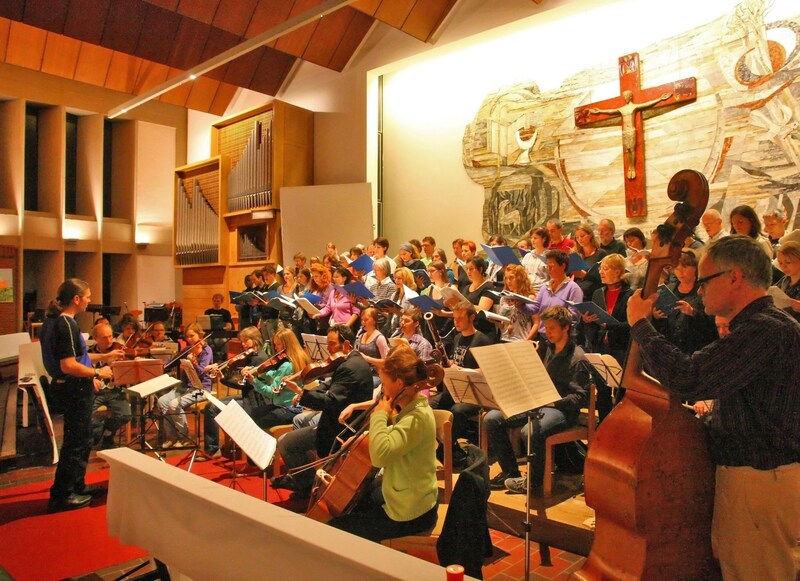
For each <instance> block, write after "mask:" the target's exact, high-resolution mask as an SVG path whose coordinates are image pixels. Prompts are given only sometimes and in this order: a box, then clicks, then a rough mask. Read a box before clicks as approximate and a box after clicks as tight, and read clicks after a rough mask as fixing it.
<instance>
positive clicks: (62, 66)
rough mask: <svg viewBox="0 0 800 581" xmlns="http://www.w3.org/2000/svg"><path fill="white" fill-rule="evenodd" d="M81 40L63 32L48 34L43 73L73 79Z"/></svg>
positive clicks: (43, 59)
mask: <svg viewBox="0 0 800 581" xmlns="http://www.w3.org/2000/svg"><path fill="white" fill-rule="evenodd" d="M80 49H81V42H80V41H79V40H75V39H74V38H69V37H68V36H63V35H61V34H53V33H48V34H47V42H46V43H45V47H44V56H43V58H42V68H41V71H42V72H43V73H48V74H51V75H58V76H59V77H66V78H67V79H71V78H73V77H74V76H75V68H76V67H77V64H78V53H79V52H80Z"/></svg>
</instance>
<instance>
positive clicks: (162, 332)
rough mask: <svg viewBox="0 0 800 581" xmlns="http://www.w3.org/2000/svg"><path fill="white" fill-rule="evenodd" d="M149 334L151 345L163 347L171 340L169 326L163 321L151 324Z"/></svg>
mask: <svg viewBox="0 0 800 581" xmlns="http://www.w3.org/2000/svg"><path fill="white" fill-rule="evenodd" d="M148 335H149V338H150V341H152V344H151V347H161V346H163V345H164V343H165V342H166V341H169V337H168V336H167V326H166V325H165V324H164V323H163V322H162V321H156V322H154V323H153V324H152V325H151V326H150V332H149V333H148Z"/></svg>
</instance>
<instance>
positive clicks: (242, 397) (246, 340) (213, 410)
mask: <svg viewBox="0 0 800 581" xmlns="http://www.w3.org/2000/svg"><path fill="white" fill-rule="evenodd" d="M238 338H239V341H241V343H242V352H241V353H240V354H238V355H234V356H233V357H231V358H230V359H228V360H227V361H226V362H224V363H222V364H217V363H212V364H210V365H209V366H208V367H206V369H205V371H206V372H207V373H208V374H209V375H211V376H214V377H218V376H221V379H220V382H221V383H222V384H223V385H225V386H227V387H229V388H233V389H237V390H241V393H240V394H237V395H231V396H228V397H225V398H223V399H222V402H223V403H225V404H227V403H228V402H230V401H232V400H236V401H238V402H239V404H240V405H241V406H242V409H244V411H245V412H247V414H248V415H252V410H253V408H254V407H257V406H258V405H259V403H260V401H259V399H258V398H257V397H256V393H255V391H254V389H253V386H252V384H250V383H249V382H247V381H244V378H243V376H242V375H241V373H240V372H242V373H243V372H244V370H245V369H246V368H247V367H257V366H258V365H259V364H261V363H263V362H264V361H266V360H267V353H266V351H265V350H264V338H263V337H262V336H261V331H259V330H258V327H255V326H250V327H247V328H246V329H242V330H241V331H239V334H238ZM233 366H237V367H239V366H242V368H241V369H236V370H235V369H231V368H232V367H233ZM226 371H227V372H230V371H234V373H228V374H226ZM240 379H242V382H241V383H240V381H239V380H240ZM220 411H222V410H220V409H219V408H217V406H214V405H208V406H206V407H205V409H204V410H203V445H204V449H205V451H206V454H208V455H209V456H210V457H212V458H219V457H220V456H221V455H222V452H221V451H220V449H219V426H218V425H217V422H216V421H214V418H216V417H217V416H218V415H219V413H220ZM206 459H207V458H206V456H203V455H202V454H199V455H197V456H196V457H195V461H199V462H202V461H204V460H206Z"/></svg>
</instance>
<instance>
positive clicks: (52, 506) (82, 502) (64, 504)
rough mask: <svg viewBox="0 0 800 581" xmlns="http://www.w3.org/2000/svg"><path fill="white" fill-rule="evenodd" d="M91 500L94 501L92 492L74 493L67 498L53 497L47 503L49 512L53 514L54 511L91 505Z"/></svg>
mask: <svg viewBox="0 0 800 581" xmlns="http://www.w3.org/2000/svg"><path fill="white" fill-rule="evenodd" d="M90 502H92V496H91V495H90V494H75V493H72V494H70V495H69V496H68V497H66V498H51V499H50V502H48V503H47V513H48V514H53V513H54V512H64V511H67V510H77V509H79V508H83V507H84V506H89V503H90Z"/></svg>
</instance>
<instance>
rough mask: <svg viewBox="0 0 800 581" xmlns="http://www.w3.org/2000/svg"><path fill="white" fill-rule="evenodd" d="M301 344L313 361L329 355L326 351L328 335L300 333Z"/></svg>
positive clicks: (323, 358)
mask: <svg viewBox="0 0 800 581" xmlns="http://www.w3.org/2000/svg"><path fill="white" fill-rule="evenodd" d="M300 336H301V337H303V344H304V345H305V346H306V350H307V351H308V356H309V357H311V359H312V360H313V361H323V360H325V359H328V357H330V353H328V337H326V336H325V335H312V334H311V333H301V334H300Z"/></svg>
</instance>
